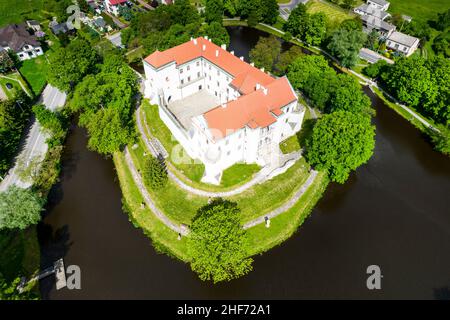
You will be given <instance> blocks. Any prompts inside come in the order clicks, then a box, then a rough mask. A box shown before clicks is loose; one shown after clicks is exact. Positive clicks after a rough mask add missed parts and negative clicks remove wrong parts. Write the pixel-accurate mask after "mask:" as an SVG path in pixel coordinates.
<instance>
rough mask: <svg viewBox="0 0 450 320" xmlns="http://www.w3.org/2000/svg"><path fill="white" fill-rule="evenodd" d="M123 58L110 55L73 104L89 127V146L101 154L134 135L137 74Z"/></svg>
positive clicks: (80, 87)
mask: <svg viewBox="0 0 450 320" xmlns="http://www.w3.org/2000/svg"><path fill="white" fill-rule="evenodd" d="M121 59H122V58H121V57H118V56H116V55H111V56H108V57H106V58H105V60H104V64H103V66H102V70H101V72H99V73H98V74H95V75H88V76H86V77H85V78H84V80H83V81H82V82H81V83H80V84H79V85H78V86H77V88H76V89H75V92H74V95H73V99H72V101H71V103H70V107H71V109H72V110H73V111H75V112H80V118H79V124H80V125H81V126H84V127H86V128H87V130H88V134H89V142H88V146H89V147H90V148H91V149H92V150H95V151H98V152H99V153H101V154H111V153H113V152H114V151H117V150H119V149H120V148H121V147H122V146H123V145H125V144H127V143H128V142H130V141H131V140H132V139H133V137H134V129H133V128H134V127H133V107H134V103H135V98H136V93H137V82H136V75H135V74H134V72H133V71H132V70H131V69H130V68H129V66H127V65H126V64H125V63H124V62H123V61H122V60H121Z"/></svg>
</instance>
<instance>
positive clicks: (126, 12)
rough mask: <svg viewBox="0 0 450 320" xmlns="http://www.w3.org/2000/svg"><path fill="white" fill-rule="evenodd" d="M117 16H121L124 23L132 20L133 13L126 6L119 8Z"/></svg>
mask: <svg viewBox="0 0 450 320" xmlns="http://www.w3.org/2000/svg"><path fill="white" fill-rule="evenodd" d="M119 15H121V16H122V17H123V18H124V19H125V20H126V21H131V19H133V12H132V11H131V9H130V8H129V7H128V6H120V7H119Z"/></svg>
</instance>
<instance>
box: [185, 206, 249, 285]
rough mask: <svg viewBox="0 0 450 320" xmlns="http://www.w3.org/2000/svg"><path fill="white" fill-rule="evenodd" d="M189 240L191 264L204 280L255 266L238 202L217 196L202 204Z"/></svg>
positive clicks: (235, 274)
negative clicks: (250, 256)
mask: <svg viewBox="0 0 450 320" xmlns="http://www.w3.org/2000/svg"><path fill="white" fill-rule="evenodd" d="M187 241H188V242H187V248H188V252H189V255H190V256H191V257H192V260H191V268H192V270H193V271H194V272H196V273H197V274H198V276H199V278H200V279H202V280H212V281H214V283H216V282H220V281H228V280H231V279H235V278H238V277H240V276H242V275H245V274H246V273H248V272H250V271H251V270H252V262H253V260H252V259H251V258H249V257H248V241H247V235H246V231H245V230H244V229H243V228H242V225H241V217H240V210H239V208H238V207H237V204H236V203H233V202H230V201H226V200H221V199H215V200H213V201H212V202H211V203H210V204H208V205H206V206H204V207H202V208H200V209H199V210H198V212H197V215H196V217H195V218H194V221H193V222H192V226H191V234H190V236H189V237H188V240H187Z"/></svg>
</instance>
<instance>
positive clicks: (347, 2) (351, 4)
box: [343, 0, 356, 9]
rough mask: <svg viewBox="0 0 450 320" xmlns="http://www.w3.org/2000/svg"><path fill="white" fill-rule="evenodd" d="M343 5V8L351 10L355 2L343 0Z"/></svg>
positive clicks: (353, 0)
mask: <svg viewBox="0 0 450 320" xmlns="http://www.w3.org/2000/svg"><path fill="white" fill-rule="evenodd" d="M343 4H344V7H345V8H347V9H351V8H354V7H355V6H356V0H344V1H343Z"/></svg>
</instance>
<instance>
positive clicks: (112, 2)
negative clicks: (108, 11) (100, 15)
mask: <svg viewBox="0 0 450 320" xmlns="http://www.w3.org/2000/svg"><path fill="white" fill-rule="evenodd" d="M108 2H109V4H110V5H116V4H120V3H125V2H127V0H108Z"/></svg>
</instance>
